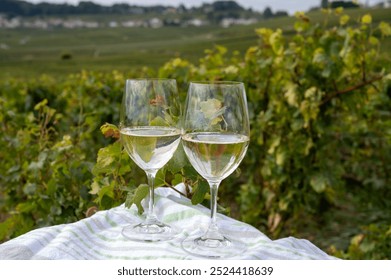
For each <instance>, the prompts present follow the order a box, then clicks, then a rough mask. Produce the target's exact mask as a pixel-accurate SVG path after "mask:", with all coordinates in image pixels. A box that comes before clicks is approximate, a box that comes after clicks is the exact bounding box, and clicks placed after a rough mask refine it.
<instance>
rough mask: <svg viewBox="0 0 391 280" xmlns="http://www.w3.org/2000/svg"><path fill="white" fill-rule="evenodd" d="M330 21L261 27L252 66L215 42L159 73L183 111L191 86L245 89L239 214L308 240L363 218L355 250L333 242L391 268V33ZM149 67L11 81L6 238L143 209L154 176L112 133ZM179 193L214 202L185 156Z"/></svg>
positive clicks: (231, 185) (177, 175)
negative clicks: (385, 47)
mask: <svg viewBox="0 0 391 280" xmlns="http://www.w3.org/2000/svg"><path fill="white" fill-rule="evenodd" d="M325 13H326V14H328V15H329V14H333V16H335V17H338V19H339V20H338V21H337V22H338V24H337V25H335V26H330V27H327V24H318V23H313V21H312V20H311V19H310V18H309V17H308V16H307V15H305V14H302V13H299V14H297V23H295V24H294V25H293V27H292V30H291V33H292V32H294V34H293V35H292V36H286V34H284V32H283V31H282V30H280V29H275V30H272V29H267V28H260V29H257V30H256V34H257V35H258V37H259V43H258V45H257V46H253V47H250V48H249V49H248V50H247V52H246V54H245V55H244V56H241V55H240V54H239V53H237V52H234V53H229V52H228V51H227V49H226V48H225V47H222V46H216V47H215V48H214V49H211V50H206V51H205V56H204V57H203V58H202V59H200V61H199V63H198V64H194V63H192V62H190V61H188V60H185V59H181V58H175V59H172V60H170V61H168V62H167V63H166V64H165V65H163V66H162V67H161V68H160V69H159V71H158V76H160V77H165V78H175V79H176V80H177V82H178V85H179V89H180V93H181V98H182V100H183V101H184V99H185V96H186V90H187V87H188V83H189V81H192V80H236V81H243V82H244V83H245V85H246V91H247V96H248V106H249V110H250V119H251V143H250V146H249V150H248V152H247V155H246V156H245V158H244V160H243V162H242V164H241V165H240V169H238V171H237V172H236V173H234V174H232V175H231V176H230V177H229V178H227V179H226V180H224V181H223V183H222V185H221V188H220V191H219V196H220V197H221V199H220V200H219V202H220V203H221V204H222V205H226V206H228V208H230V209H232V211H231V215H232V216H234V217H235V218H238V219H240V220H242V221H244V222H247V223H250V224H252V225H254V226H256V227H257V228H259V229H261V230H263V231H264V232H265V233H267V234H268V235H270V236H271V237H273V238H279V237H282V236H285V235H291V234H294V235H296V236H300V235H302V236H306V235H305V233H304V232H303V228H304V227H303V225H304V226H306V227H307V228H310V229H309V230H311V232H312V233H313V234H315V235H316V232H320V231H321V228H322V226H323V225H325V224H326V225H327V224H332V223H333V219H332V218H330V216H332V214H329V215H327V214H328V213H337V212H338V213H340V212H348V211H351V212H349V214H351V215H356V214H357V215H358V214H360V217H361V216H363V217H364V218H363V219H361V220H360V222H359V223H358V224H356V225H355V227H354V229H353V230H352V231H351V232H350V233H349V236H347V239H348V240H347V242H345V243H349V242H350V244H348V245H346V246H342V247H341V245H340V244H338V245H335V246H331V245H332V244H330V243H328V244H327V247H330V252H331V253H333V254H334V255H336V256H340V257H343V258H350V259H354V258H359V259H364V258H375V259H389V258H390V255H389V252H390V248H389V244H390V225H391V216H390V213H391V203H390V201H391V197H390V196H391V192H390V190H389V187H388V186H390V184H391V178H390V174H391V170H390V166H391V121H390V120H391V113H390V112H391V94H390V92H391V76H390V74H389V73H390V68H389V65H390V62H389V61H387V60H385V59H384V57H382V56H381V55H380V53H381V42H382V40H383V38H385V37H387V36H390V34H391V32H390V25H389V24H388V23H386V22H381V23H380V24H376V25H375V24H374V23H373V19H372V17H371V16H370V15H369V14H368V15H364V16H362V17H360V19H359V20H358V21H355V20H354V19H353V18H350V17H349V16H347V15H346V14H344V12H343V10H342V9H337V10H335V11H331V10H325ZM145 71H146V72H141V73H140V72H139V73H129V74H126V75H125V74H122V73H119V72H117V71H114V72H112V73H110V74H102V73H90V72H81V73H80V74H75V75H70V76H68V77H67V78H66V79H64V80H63V81H57V80H54V79H52V78H50V77H47V76H43V77H41V78H40V79H39V80H36V81H29V82H28V83H26V82H20V81H17V80H9V81H6V82H3V84H2V85H1V87H0V96H1V97H0V104H1V112H0V120H1V122H0V129H1V132H2V134H1V136H0V145H1V146H2V147H3V149H2V150H1V151H0V160H1V162H2V169H1V171H0V186H1V189H0V240H6V239H9V238H13V237H15V236H17V235H20V234H22V233H24V232H26V231H28V230H31V229H32V228H36V227H39V226H46V225H52V224H57V223H65V222H72V221H76V220H78V219H80V218H82V217H83V216H84V213H85V212H86V211H87V210H88V209H89V208H91V207H99V209H108V208H111V207H114V206H116V205H119V204H121V203H124V202H125V205H126V206H130V205H132V204H135V205H136V206H137V207H138V210H139V212H140V213H141V212H142V211H143V208H142V205H141V201H142V200H143V199H144V198H145V196H146V195H147V194H148V191H147V187H146V185H145V183H146V176H145V174H144V173H143V171H142V170H140V168H138V167H137V166H136V165H135V164H134V163H133V162H132V161H131V160H130V159H129V157H128V156H127V154H126V153H125V152H124V150H123V148H122V146H121V143H120V141H119V140H118V139H119V131H118V128H117V127H116V126H115V124H117V123H118V111H119V106H120V102H121V98H122V91H123V83H124V81H125V79H126V78H128V77H143V76H152V75H156V73H154V72H153V71H152V70H148V69H145ZM207 109H208V108H205V110H207ZM99 128H100V129H99ZM99 130H100V131H99ZM179 183H184V184H185V186H186V190H187V192H186V193H183V194H182V195H184V196H187V197H188V198H189V199H191V202H192V203H194V204H198V203H205V204H207V202H208V201H207V200H208V199H209V195H208V185H207V184H206V182H205V180H203V179H202V178H200V176H199V175H198V174H197V173H196V172H195V171H194V169H193V168H192V167H191V166H190V164H189V163H188V161H187V159H186V157H185V156H184V153H183V149H182V147H181V146H180V148H179V149H178V151H177V152H176V153H175V155H174V157H173V159H172V160H171V161H170V162H169V163H168V164H167V165H166V166H165V167H164V168H163V169H162V170H161V171H159V173H158V176H157V179H156V187H170V188H172V187H174V186H175V185H177V184H179ZM348 203H349V204H354V207H345V206H346V204H348ZM350 209H353V210H350ZM87 212H88V211H87ZM303 217H304V218H303ZM343 226H344V225H343V224H342V225H340V226H339V228H338V229H339V230H340V231H343ZM345 236H346V235H345ZM327 247H324V249H326V248H327Z"/></svg>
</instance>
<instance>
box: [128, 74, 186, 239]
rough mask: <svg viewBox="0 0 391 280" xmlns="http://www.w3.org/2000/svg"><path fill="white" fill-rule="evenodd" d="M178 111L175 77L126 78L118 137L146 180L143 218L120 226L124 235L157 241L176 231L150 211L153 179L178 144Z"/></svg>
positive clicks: (152, 199)
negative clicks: (147, 187) (144, 213)
mask: <svg viewBox="0 0 391 280" xmlns="http://www.w3.org/2000/svg"><path fill="white" fill-rule="evenodd" d="M180 114H181V110H180V103H179V98H178V91H177V86H176V81H175V80H173V79H132V80H126V86H125V93H124V95H123V99H122V105H121V111H120V135H121V141H122V143H123V146H124V147H125V150H126V152H127V153H128V154H129V156H130V158H131V159H132V160H133V161H134V162H135V163H136V164H137V165H138V166H139V167H140V168H141V169H143V170H144V171H145V173H146V175H147V178H148V184H149V206H148V211H147V215H146V219H145V221H143V222H142V223H139V224H135V225H128V226H126V227H125V228H124V229H123V230H122V234H123V235H124V236H125V237H126V238H128V239H132V240H136V241H161V240H168V239H171V238H173V237H174V236H175V235H176V234H177V233H178V232H177V230H175V229H174V228H172V227H170V226H169V225H167V224H164V223H162V222H161V221H159V220H158V218H157V216H156V214H155V212H154V182H155V177H156V173H157V172H158V170H159V169H161V168H162V167H163V166H164V165H165V164H166V163H167V162H168V161H169V160H170V159H171V157H172V156H173V154H174V152H175V150H176V149H177V147H178V145H179V142H180V138H181V130H180V129H179V127H178V122H179V118H180Z"/></svg>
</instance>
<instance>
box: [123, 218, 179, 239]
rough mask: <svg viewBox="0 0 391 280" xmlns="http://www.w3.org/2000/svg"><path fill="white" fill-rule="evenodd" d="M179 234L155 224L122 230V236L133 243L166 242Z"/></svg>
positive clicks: (172, 229) (134, 226) (143, 224)
mask: <svg viewBox="0 0 391 280" xmlns="http://www.w3.org/2000/svg"><path fill="white" fill-rule="evenodd" d="M178 234H179V231H177V230H176V229H175V228H173V227H171V226H169V225H166V224H163V223H161V222H155V223H152V224H151V223H140V224H138V225H129V226H126V227H124V228H123V229H122V235H123V236H124V237H126V238H127V239H130V240H133V241H140V242H143V241H147V242H148V241H149V242H156V241H166V240H170V239H173V238H174V237H176V236H177V235H178Z"/></svg>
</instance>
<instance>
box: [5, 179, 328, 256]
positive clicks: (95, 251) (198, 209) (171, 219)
mask: <svg viewBox="0 0 391 280" xmlns="http://www.w3.org/2000/svg"><path fill="white" fill-rule="evenodd" d="M178 187H179V188H180V187H181V186H178ZM155 193H156V195H155V210H156V211H155V212H156V214H157V216H158V218H159V219H161V220H162V221H163V222H165V223H168V224H170V225H173V226H175V227H176V228H178V229H180V230H181V233H180V234H179V235H178V236H177V237H176V238H174V239H172V240H169V241H161V242H137V241H131V240H128V239H126V238H124V237H123V236H122V234H121V231H122V228H123V227H124V226H126V225H128V224H130V223H135V222H139V221H141V219H142V218H141V217H140V216H139V215H138V214H137V209H136V207H134V206H132V207H131V208H125V207H124V205H121V206H119V207H115V208H112V209H110V210H106V211H99V212H97V213H96V214H94V215H93V216H91V217H89V218H85V219H83V220H80V221H78V222H75V223H72V224H62V225H57V226H51V227H45V228H40V229H36V230H33V231H30V232H28V233H26V234H24V235H21V236H19V237H17V238H15V239H12V240H10V241H8V242H5V243H3V244H1V245H0V259H3V260H11V259H24V260H27V259H43V260H56V259H57V260H59V259H67V260H86V259H90V260H100V259H123V260H126V259H129V260H137V259H142V260H149V259H178V260H180V259H182V260H190V259H199V258H198V257H196V256H193V255H189V254H188V253H186V252H185V251H184V250H183V249H182V248H181V241H182V240H184V239H185V238H186V236H188V235H189V234H194V233H195V232H197V231H203V230H205V229H206V228H207V226H208V223H209V216H210V210H209V209H208V208H206V207H204V206H202V205H192V204H191V202H190V201H189V200H188V199H186V198H183V197H181V196H179V195H178V194H177V193H176V192H175V191H173V190H171V189H168V188H158V189H156V190H155ZM217 223H218V225H219V227H220V228H221V230H222V231H223V232H224V233H225V234H227V235H228V236H229V237H230V238H232V239H237V240H240V241H241V242H243V243H245V244H246V245H247V250H246V252H244V253H243V254H241V255H240V256H236V257H234V259H247V260H257V259H262V260H275V259H278V260H297V259H299V260H300V259H304V260H306V259H322V260H327V259H335V258H334V257H332V256H329V255H327V254H326V253H325V252H323V251H322V250H320V249H319V248H317V247H316V246H315V245H313V244H312V243H311V242H310V241H308V240H305V239H297V238H294V237H287V238H282V239H278V240H271V239H269V238H268V237H267V236H266V235H264V234H263V233H262V232H260V231H259V230H257V229H255V228H254V227H252V226H250V225H248V224H245V223H242V222H240V221H237V220H234V219H231V218H229V217H227V216H224V215H222V214H218V215H217Z"/></svg>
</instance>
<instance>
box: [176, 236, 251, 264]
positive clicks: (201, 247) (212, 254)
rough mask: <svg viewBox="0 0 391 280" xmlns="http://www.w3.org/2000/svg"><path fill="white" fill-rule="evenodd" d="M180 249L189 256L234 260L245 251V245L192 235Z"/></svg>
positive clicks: (184, 241)
mask: <svg viewBox="0 0 391 280" xmlns="http://www.w3.org/2000/svg"><path fill="white" fill-rule="evenodd" d="M182 248H183V250H185V251H186V252H188V253H190V254H191V255H194V256H197V257H203V258H211V259H220V258H224V259H225V258H234V257H235V256H238V255H240V254H242V253H244V252H245V251H246V250H247V246H246V244H244V243H242V242H240V241H237V240H232V239H228V238H226V237H223V238H222V239H211V238H204V237H203V236H198V237H197V236H192V235H191V236H189V237H187V238H186V239H185V240H183V241H182Z"/></svg>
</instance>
